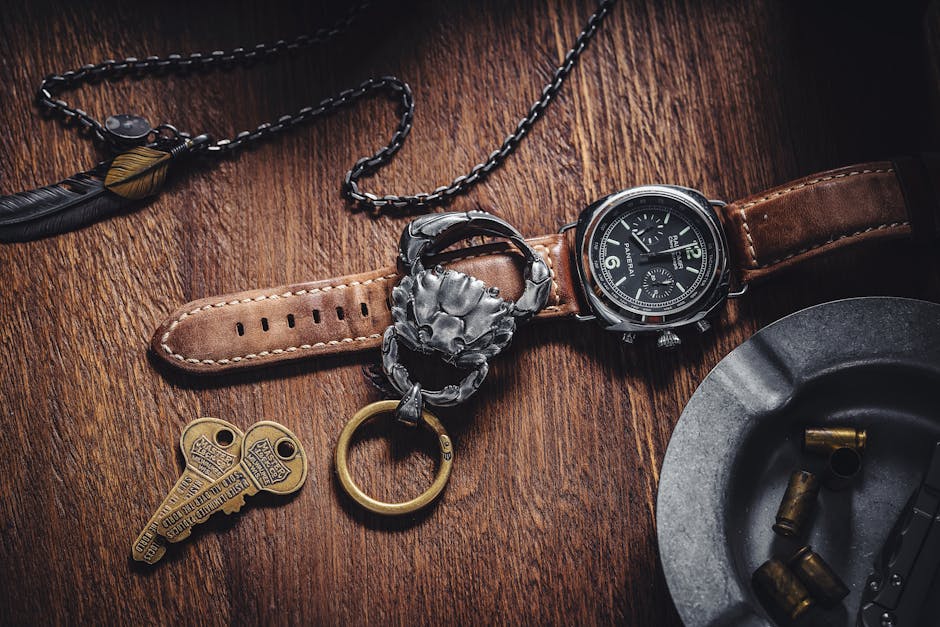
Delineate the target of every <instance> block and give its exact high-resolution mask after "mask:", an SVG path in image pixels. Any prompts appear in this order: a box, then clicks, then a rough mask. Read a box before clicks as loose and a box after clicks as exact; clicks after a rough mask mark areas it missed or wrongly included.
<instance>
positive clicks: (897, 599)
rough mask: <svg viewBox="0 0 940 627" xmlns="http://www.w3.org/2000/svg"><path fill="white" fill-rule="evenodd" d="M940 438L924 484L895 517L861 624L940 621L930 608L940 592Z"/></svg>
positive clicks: (898, 626) (897, 626) (901, 626)
mask: <svg viewBox="0 0 940 627" xmlns="http://www.w3.org/2000/svg"><path fill="white" fill-rule="evenodd" d="M938 517H940V442H937V443H936V444H935V445H934V447H933V455H932V457H931V458H930V464H929V466H928V468H927V473H926V476H925V477H924V481H923V483H922V484H921V486H920V487H919V488H918V489H917V491H916V492H915V493H914V495H913V496H912V497H911V499H910V501H908V503H907V505H906V506H905V507H904V509H903V511H902V512H901V515H900V517H899V518H898V520H897V522H896V523H895V526H894V529H893V530H892V531H891V534H890V535H889V536H888V540H887V542H885V545H884V548H883V549H882V553H881V557H880V559H879V561H878V562H877V563H876V564H875V572H874V573H872V574H871V575H870V576H869V578H868V581H867V582H866V585H865V590H864V592H863V594H862V603H861V609H860V610H859V614H858V624H859V625H860V626H861V627H885V626H886V625H887V626H889V627H909V626H910V627H913V626H914V625H918V626H919V625H926V624H936V621H937V620H938V616H937V615H936V614H935V613H932V612H935V611H936V610H935V609H933V610H931V609H927V608H925V607H924V606H925V603H927V602H928V598H929V597H930V596H933V597H934V598H936V596H937V593H938V591H937V590H931V588H934V587H936V586H937V585H938V583H940V582H937V577H938V576H940V519H938Z"/></svg>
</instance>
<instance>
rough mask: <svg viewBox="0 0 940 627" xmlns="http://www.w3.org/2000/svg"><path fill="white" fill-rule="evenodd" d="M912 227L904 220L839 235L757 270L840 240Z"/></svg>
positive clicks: (775, 260) (761, 267) (766, 264)
mask: <svg viewBox="0 0 940 627" xmlns="http://www.w3.org/2000/svg"><path fill="white" fill-rule="evenodd" d="M910 225H911V223H910V222H908V221H907V220H902V221H899V222H889V223H886V224H879V225H878V226H870V227H868V228H867V229H862V230H861V231H855V232H854V233H846V234H845V235H838V236H836V237H833V238H830V239H827V240H826V241H825V242H822V243H820V244H814V245H812V246H809V247H807V248H801V249H800V250H798V251H796V252H792V253H790V254H789V255H786V256H784V257H780V258H779V259H774V260H773V261H771V262H769V263H765V264H764V265H762V266H757V268H759V269H763V268H769V267H771V266H774V265H777V264H778V263H781V262H784V261H786V260H787V259H790V258H792V257H796V256H797V255H802V254H803V253H808V252H810V251H812V250H816V249H817V248H822V247H823V246H828V245H829V244H832V243H833V242H838V241H839V240H843V239H847V238H850V237H856V236H858V235H864V234H865V233H870V232H871V231H881V230H883V229H893V228H897V227H904V226H910Z"/></svg>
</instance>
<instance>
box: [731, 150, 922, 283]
mask: <svg viewBox="0 0 940 627" xmlns="http://www.w3.org/2000/svg"><path fill="white" fill-rule="evenodd" d="M722 214H723V216H722V217H723V220H724V222H725V230H726V232H727V235H728V240H729V244H730V246H731V249H732V255H733V256H734V257H735V259H736V261H737V266H738V268H739V277H738V278H739V280H740V282H741V283H749V282H752V281H755V280H758V279H762V278H764V277H765V276H767V275H768V274H771V273H773V272H775V271H777V270H780V269H783V268H786V267H789V266H792V265H794V264H796V263H799V262H800V261H803V260H804V259H807V258H810V257H814V256H816V255H820V254H823V253H827V252H829V251H831V250H834V249H837V248H842V247H844V246H848V245H850V244H854V243H857V242H861V241H865V240H874V239H882V238H892V237H907V236H910V235H911V222H910V218H909V214H908V210H907V208H906V206H905V198H904V194H903V192H902V188H901V183H900V182H899V179H898V176H897V173H896V170H895V167H894V165H893V164H892V163H891V162H888V161H879V162H873V163H865V164H860V165H855V166H849V167H846V168H839V169H837V170H830V171H828V172H823V173H821V174H816V175H812V176H808V177H806V178H802V179H799V180H797V181H793V182H792V183H788V184H786V185H782V186H780V187H776V188H774V189H771V190H768V191H766V192H762V193H760V194H756V195H754V196H750V197H748V198H745V199H743V200H739V201H737V202H734V203H732V204H730V205H728V206H727V207H724V208H723V210H722Z"/></svg>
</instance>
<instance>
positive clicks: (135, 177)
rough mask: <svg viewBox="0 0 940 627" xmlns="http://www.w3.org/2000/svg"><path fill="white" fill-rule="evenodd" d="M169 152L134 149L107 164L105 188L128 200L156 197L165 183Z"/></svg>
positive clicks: (171, 154) (141, 147) (153, 149)
mask: <svg viewBox="0 0 940 627" xmlns="http://www.w3.org/2000/svg"><path fill="white" fill-rule="evenodd" d="M172 158H173V153H172V152H166V151H163V150H158V149H156V148H148V147H147V146H138V147H137V148H132V149H131V150H128V151H127V152H123V153H121V154H119V155H118V156H116V157H115V158H114V160H113V161H111V167H109V168H108V173H107V174H106V175H105V177H104V186H105V188H106V189H107V190H108V191H110V192H113V193H115V194H117V195H118V196H121V197H123V198H128V199H130V200H139V199H141V198H145V197H147V196H152V195H153V194H156V193H157V192H158V191H159V189H160V187H162V186H163V182H164V181H165V180H166V173H167V169H168V168H169V166H170V160H171V159H172Z"/></svg>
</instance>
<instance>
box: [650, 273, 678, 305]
mask: <svg viewBox="0 0 940 627" xmlns="http://www.w3.org/2000/svg"><path fill="white" fill-rule="evenodd" d="M675 289H676V280H675V278H673V276H672V272H670V271H669V270H667V269H666V268H650V269H649V270H647V271H646V274H644V275H643V291H644V292H646V295H647V296H649V297H650V298H652V299H654V300H662V299H663V298H667V297H668V296H669V295H670V294H672V292H673V291H674V290H675Z"/></svg>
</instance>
